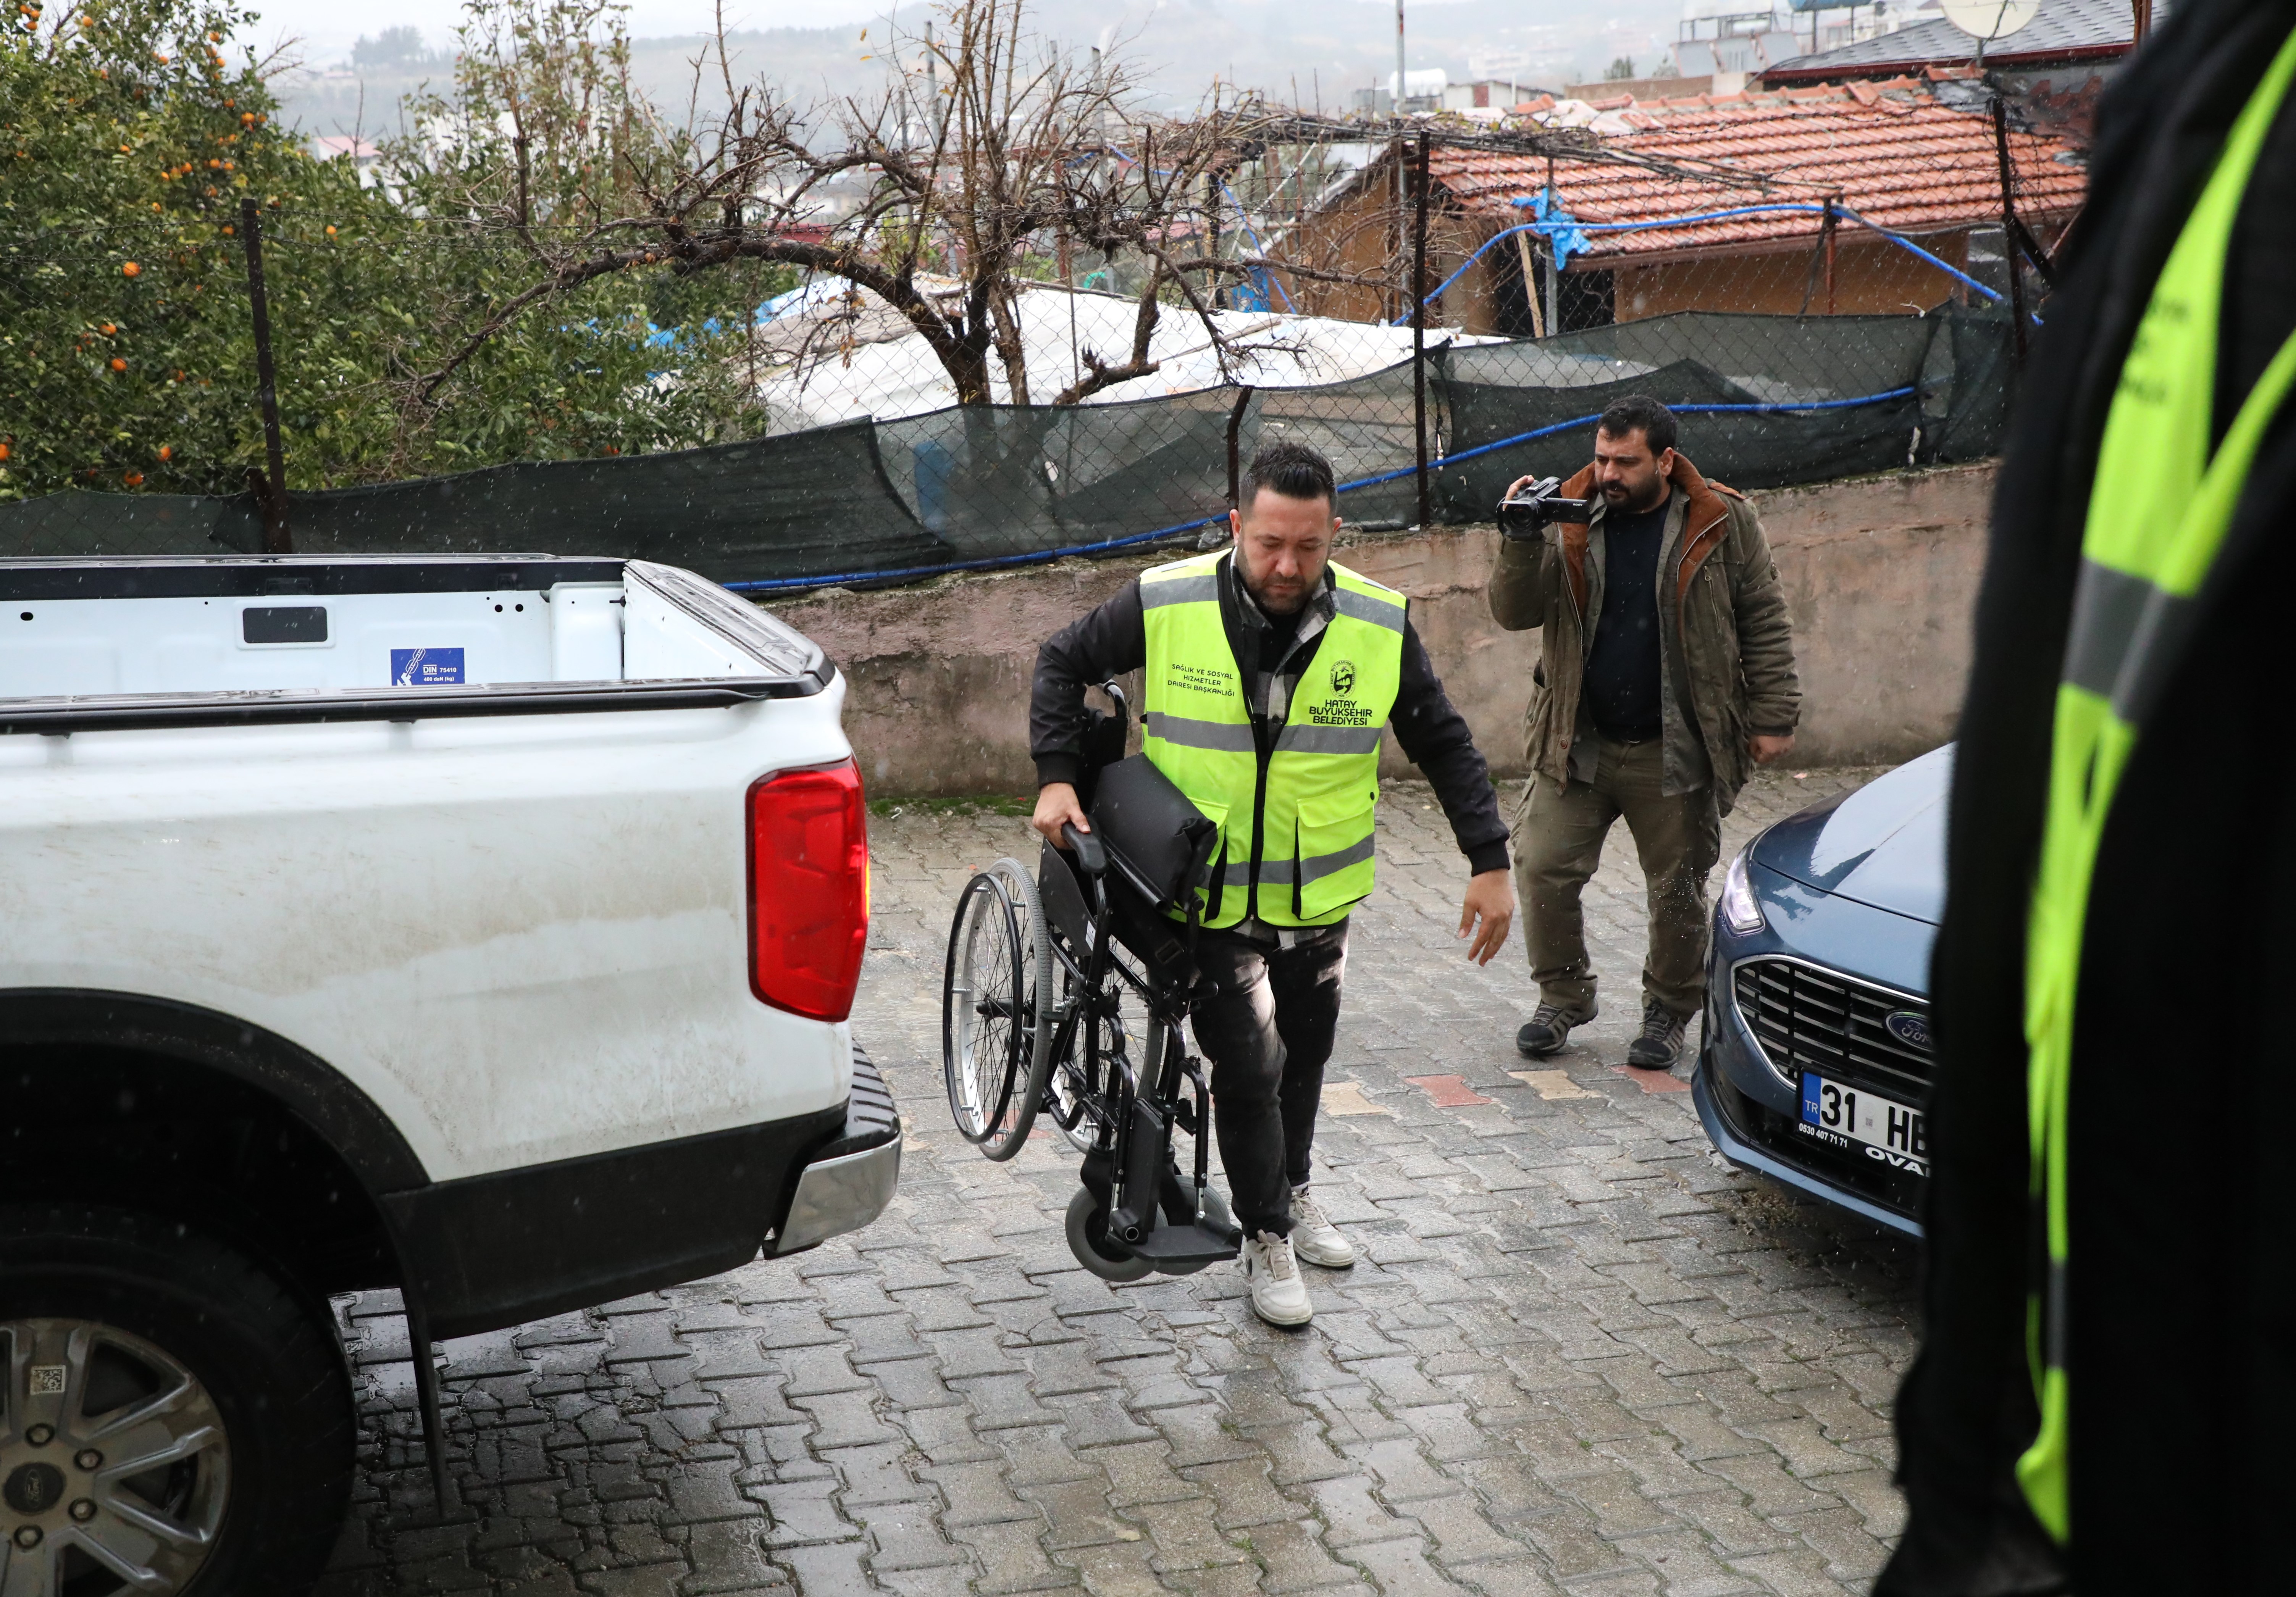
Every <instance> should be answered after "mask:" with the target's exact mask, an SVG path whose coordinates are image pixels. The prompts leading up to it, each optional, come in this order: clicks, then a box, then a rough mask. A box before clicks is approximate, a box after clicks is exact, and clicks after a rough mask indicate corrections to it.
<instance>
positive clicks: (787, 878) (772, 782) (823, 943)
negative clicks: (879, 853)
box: [750, 759, 869, 1020]
mask: <svg viewBox="0 0 2296 1597" xmlns="http://www.w3.org/2000/svg"><path fill="white" fill-rule="evenodd" d="M868 943H869V828H868V821H867V815H866V812H865V810H864V809H863V808H862V802H861V773H860V771H859V770H858V769H857V768H856V767H855V766H854V764H853V762H852V761H851V760H849V759H848V760H841V761H840V762H839V763H838V764H836V765H833V766H822V767H820V768H818V769H816V770H810V771H784V772H783V773H782V774H780V775H778V776H768V777H767V778H766V779H765V780H763V781H762V782H758V783H757V784H756V785H755V786H753V787H751V788H750V990H751V991H752V992H754V993H756V994H757V995H758V997H759V998H761V999H763V1000H765V1002H767V1003H770V1004H772V1005H773V1006H774V1007H775V1009H785V1010H788V1011H791V1013H792V1014H799V1015H804V1016H806V1017H807V1018H808V1019H810V1020H843V1019H845V1017H846V1016H847V1015H848V1014H849V1013H850V1012H851V1011H852V1009H853V989H854V987H856V986H857V984H858V983H859V981H860V979H861V955H862V953H863V951H864V950H865V948H866V947H867V946H868Z"/></svg>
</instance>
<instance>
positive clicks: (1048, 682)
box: [1029, 561, 1507, 874]
mask: <svg viewBox="0 0 2296 1597" xmlns="http://www.w3.org/2000/svg"><path fill="white" fill-rule="evenodd" d="M1220 577H1221V580H1220V619H1221V620H1222V622H1224V623H1225V624H1226V630H1227V642H1228V648H1229V649H1230V650H1231V651H1234V653H1235V655H1236V658H1237V659H1243V658H1244V657H1245V651H1246V649H1247V648H1256V645H1254V644H1251V643H1248V642H1247V641H1246V639H1245V638H1244V635H1243V626H1242V621H1241V620H1240V619H1239V618H1238V617H1237V614H1236V609H1235V596H1234V594H1233V593H1232V592H1231V591H1230V583H1231V581H1232V580H1233V579H1232V577H1230V574H1229V562H1226V561H1223V562H1222V563H1221V566H1220ZM1317 643H1318V644H1319V645H1320V643H1321V640H1320V639H1318V640H1317ZM1147 659H1148V629H1147V627H1146V624H1145V623H1144V622H1143V621H1142V619H1141V615H1140V584H1139V582H1138V581H1137V580H1135V581H1132V582H1128V583H1126V584H1125V585H1124V586H1123V588H1122V590H1121V591H1119V593H1118V594H1116V596H1115V597H1114V598H1112V599H1111V600H1109V601H1108V602H1107V603H1105V604H1103V605H1102V606H1100V608H1099V609H1097V610H1091V611H1088V612H1087V613H1086V614H1085V615H1083V616H1080V617H1078V618H1077V619H1076V620H1074V621H1072V622H1070V624H1069V625H1068V626H1066V627H1062V629H1061V630H1060V631H1059V632H1057V633H1055V634H1054V635H1053V636H1052V638H1051V639H1050V640H1048V641H1047V642H1046V643H1045V645H1044V646H1043V647H1042V648H1040V649H1038V650H1037V676H1036V681H1035V684H1033V686H1032V688H1031V690H1030V692H1029V753H1030V754H1031V755H1032V756H1033V757H1034V758H1035V759H1036V762H1037V782H1040V783H1042V782H1074V781H1076V779H1077V774H1078V771H1079V770H1080V769H1081V767H1082V764H1083V753H1084V731H1085V703H1084V692H1085V688H1086V686H1087V684H1094V683H1102V682H1106V681H1107V680H1109V679H1110V678H1111V677H1113V676H1122V675H1123V674H1124V673H1125V672H1127V671H1136V670H1137V669H1139V668H1140V667H1142V666H1143V665H1144V664H1146V663H1147ZM1313 659H1315V652H1314V650H1313V649H1310V650H1309V651H1308V652H1307V653H1306V654H1305V655H1304V656H1303V657H1302V658H1301V659H1300V660H1299V661H1298V662H1297V663H1298V664H1299V665H1300V667H1301V668H1302V669H1304V668H1305V667H1306V666H1307V665H1308V663H1309V662H1311V661H1312V660H1313ZM1388 725H1390V726H1392V727H1394V728H1395V741H1397V742H1398V743H1399V744H1401V745H1402V747H1403V754H1404V758H1406V759H1408V760H1410V761H1411V763H1412V764H1414V765H1415V766H1418V767H1419V768H1420V769H1421V770H1422V771H1423V772H1425V773H1426V774H1427V780H1428V781H1429V782H1431V783H1432V784H1433V786H1434V789H1435V798H1436V802H1438V803H1439V804H1440V805H1442V807H1443V814H1444V816H1445V818H1447V820H1448V821H1449V822H1450V823H1451V835H1452V836H1453V837H1455V838H1456V839H1458V843H1459V852H1460V853H1462V854H1464V855H1465V856H1467V864H1468V868H1469V869H1470V870H1472V871H1473V872H1476V873H1478V874H1480V873H1481V872H1485V871H1504V870H1505V869H1506V864H1507V847H1506V839H1507V827H1506V823H1505V821H1503V820H1501V819H1500V818H1499V803H1498V795H1497V793H1495V792H1493V791H1492V790H1491V775H1490V769H1489V767H1488V766H1486V765H1485V764H1484V763H1483V756H1482V752H1481V750H1480V749H1477V748H1476V747H1475V739H1474V734H1473V733H1471V732H1469V731H1468V730H1467V723H1466V720H1465V718H1464V717H1462V716H1461V715H1460V714H1459V712H1458V711H1457V710H1456V709H1454V708H1452V707H1451V700H1449V698H1448V697H1447V696H1446V695H1445V693H1444V692H1443V679H1442V678H1441V677H1439V676H1436V675H1435V667H1434V664H1433V662H1431V660H1429V659H1428V658H1427V649H1426V645H1424V644H1423V643H1421V642H1420V641H1419V633H1418V630H1417V628H1415V627H1413V626H1412V624H1411V618H1410V613H1409V611H1408V610H1406V612H1405V614H1404V621H1403V681H1402V685H1401V687H1400V689H1399V690H1398V692H1397V694H1396V699H1395V708H1394V710H1393V711H1392V712H1390V715H1389V717H1388Z"/></svg>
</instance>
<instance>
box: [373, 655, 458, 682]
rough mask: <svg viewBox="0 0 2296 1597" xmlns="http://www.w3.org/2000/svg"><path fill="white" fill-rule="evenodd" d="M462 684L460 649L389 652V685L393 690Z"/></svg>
mask: <svg viewBox="0 0 2296 1597" xmlns="http://www.w3.org/2000/svg"><path fill="white" fill-rule="evenodd" d="M462 680H463V651H461V650H460V649H394V650H392V651H390V685H391V686H393V687H395V688H428V687H436V686H438V685H439V684H442V683H449V682H460V681H462Z"/></svg>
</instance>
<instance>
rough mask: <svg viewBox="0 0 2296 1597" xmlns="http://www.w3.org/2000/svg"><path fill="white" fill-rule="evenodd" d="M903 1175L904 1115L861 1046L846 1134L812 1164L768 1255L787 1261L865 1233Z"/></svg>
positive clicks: (768, 1247)
mask: <svg viewBox="0 0 2296 1597" xmlns="http://www.w3.org/2000/svg"><path fill="white" fill-rule="evenodd" d="M900 1176H901V1116H900V1111H899V1110H896V1109H895V1108H894V1107H893V1095H892V1093H890V1092H887V1091H886V1090H885V1078H884V1077H881V1076H880V1075H879V1074H878V1073H877V1067H876V1066H874V1065H873V1064H871V1063H870V1062H869V1057H868V1055H866V1054H865V1053H863V1052H861V1051H860V1050H859V1049H858V1048H856V1049H855V1050H854V1051H853V1095H852V1096H851V1097H850V1098H849V1099H847V1100H846V1103H845V1134H844V1135H843V1136H841V1137H840V1138H839V1139H838V1140H837V1141H836V1142H832V1143H830V1144H829V1145H828V1146H827V1147H826V1148H824V1149H823V1150H821V1151H819V1152H817V1153H816V1154H815V1155H814V1156H813V1157H812V1158H811V1159H808V1160H807V1161H806V1167H805V1169H804V1170H803V1172H802V1173H800V1174H799V1176H798V1178H797V1194H796V1196H794V1197H793V1198H791V1200H790V1208H789V1215H788V1217H787V1218H785V1219H784V1220H783V1222H782V1224H781V1227H780V1230H779V1233H778V1234H777V1235H775V1237H773V1238H772V1239H770V1240H768V1241H767V1244H766V1251H767V1252H768V1253H770V1254H772V1255H773V1256H774V1257H775V1258H783V1257H787V1256H789V1255H790V1254H792V1253H802V1252H803V1251H805V1249H808V1248H812V1247H816V1246H818V1245H819V1244H821V1243H822V1242H824V1241H828V1240H829V1239H830V1238H831V1237H834V1236H842V1235H843V1234H844V1233H847V1232H849V1231H858V1230H860V1229H861V1228H862V1227H863V1226H865V1225H866V1224H869V1222H870V1221H872V1220H873V1219H875V1218H876V1217H877V1216H879V1215H881V1214H883V1213H884V1212H885V1206H886V1205H887V1204H889V1203H890V1202H891V1201H892V1200H893V1187H894V1184H895V1183H897V1182H898V1181H899V1180H900Z"/></svg>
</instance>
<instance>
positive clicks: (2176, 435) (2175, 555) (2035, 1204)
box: [1875, 0, 2296, 1597]
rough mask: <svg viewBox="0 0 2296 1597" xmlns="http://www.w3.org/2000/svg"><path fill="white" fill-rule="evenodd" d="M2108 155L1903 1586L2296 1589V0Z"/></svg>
mask: <svg viewBox="0 0 2296 1597" xmlns="http://www.w3.org/2000/svg"><path fill="white" fill-rule="evenodd" d="M2090 173H2091V179H2090V182H2091V187H2090V192H2089V198H2088V201H2087V211H2086V214H2084V216H2083V217H2081V219H2080V220H2079V223H2077V224H2076V225H2075V230H2074V235H2073V237H2072V239H2071V241H2069V242H2068V243H2067V244H2066V245H2064V246H2061V248H2060V257H2061V258H2060V259H2059V260H2058V261H2057V262H2056V263H2055V266H2056V267H2057V268H2058V272H2059V274H2058V285H2059V286H2058V289H2057V291H2056V292H2055V293H2054V296H2053V297H2052V298H2051V299H2050V301H2049V305H2048V315H2047V318H2046V321H2047V326H2046V330H2045V331H2044V332H2043V333H2042V335H2041V338H2040V340H2039V342H2038V345H2037V347H2036V350H2035V355H2034V360H2033V364H2032V366H2031V369H2030V372H2029V373H2027V375H2026V378H2025V381H2024V384H2023V393H2022V396H2021V404H2020V412H2019V414H2018V416H2017V419H2016V422H2015V424H2014V428H2013V433H2012V436H2011V439H2010V445H2009V448H2008V451H2007V454H2006V457H2005V461H2004V463H2003V467H2002V474H2001V481H2000V486H1999V488H1998V490H1997V496H1996V499H1995V502H1994V512H1993V542H1992V549H1991V553H1990V555H1989V561H1988V563H1987V568H1986V576H1985V585H1984V588H1983V591H1982V593H1981V595H1980V600H1979V603H1978V615H1977V634H1976V643H1977V648H1976V653H1975V658H1974V661H1973V664H1972V671H1971V676H1970V683H1969V693H1968V699H1967V701H1966V703H1965V705H1964V710H1963V717H1962V727H1961V739H1960V749H1959V752H1958V754H1957V756H1956V765H1955V772H1954V791H1953V799H1952V813H1951V818H1950V821H1949V823H1948V846H1947V860H1948V864H1947V870H1948V881H1947V899H1946V911H1945V916H1944V921H1943V923H1942V925H1941V927H1940V929H1939V939H1938V945H1937V950H1936V953H1935V954H1934V956H1933V960H1932V966H1931V988H1932V1035H1933V1036H1934V1037H1935V1038H1936V1043H1937V1048H1938V1055H1937V1070H1936V1077H1935V1080H1934V1083H1933V1085H1932V1087H1931V1102H1930V1106H1929V1109H1930V1119H1929V1125H1930V1135H1931V1148H1932V1150H1933V1151H1934V1162H1933V1165H1932V1170H1933V1175H1932V1180H1931V1190H1930V1194H1929V1200H1928V1208H1927V1210H1926V1213H1925V1216H1924V1219H1925V1225H1926V1231H1927V1238H1928V1243H1929V1249H1930V1257H1929V1265H1928V1269H1927V1272H1926V1274H1925V1288H1924V1290H1925V1296H1926V1301H1925V1305H1924V1314H1923V1320H1924V1339H1923V1347H1922V1352H1921V1355H1920V1357H1919V1359H1918V1360H1917V1361H1916V1362H1915V1366H1914V1369H1913V1372H1911V1374H1909V1375H1908V1376H1907V1380H1906V1383H1905V1387H1904V1389H1903V1390H1902V1392H1901V1393H1900V1395H1899V1397H1898V1437H1899V1444H1900V1445H1899V1458H1900V1461H1901V1462H1900V1479H1901V1482H1902V1484H1903V1486H1904V1487H1905V1491H1906V1495H1907V1504H1908V1507H1909V1509H1910V1515H1909V1520H1908V1524H1907V1530H1906V1535H1905V1537H1904V1540H1903V1542H1902V1544H1900V1546H1899V1547H1898V1551H1897V1552H1896V1554H1895V1556H1894V1557H1893V1558H1892V1559H1891V1560H1890V1564H1889V1567H1888V1568H1886V1569H1885V1570H1884V1571H1883V1572H1882V1577H1881V1580H1880V1582H1879V1584H1878V1585H1876V1587H1875V1591H1876V1593H1879V1594H1881V1597H1979V1594H1980V1593H1982V1594H1984V1597H2011V1594H2023V1593H2061V1592H2071V1593H2079V1597H2118V1594H2119V1593H2132V1594H2133V1593H2144V1594H2145V1597H2156V1594H2161V1593H2235V1592H2238V1593H2249V1592H2267V1591H2284V1590H2287V1589H2289V1588H2290V1586H2291V1585H2292V1581H2296V1577H2292V1576H2291V1575H2290V1573H2289V1565H2290V1555H2289V1552H2288V1548H2287V1545H2286V1543H2287V1537H2286V1534H2285V1531H2284V1529H2283V1528H2279V1527H2281V1526H2282V1521H2280V1520H2279V1519H2276V1518H2275V1517H2274V1515H2275V1511H2274V1510H2273V1509H2272V1508H2271V1507H2270V1505H2271V1504H2272V1503H2276V1502H2284V1501H2285V1500H2286V1499H2287V1496H2288V1494H2289V1488H2291V1487H2292V1486H2296V1448H2292V1447H2291V1445H2290V1444H2289V1436H2290V1429H2291V1426H2292V1424H2296V1379H2292V1377H2291V1374H2290V1369H2291V1357H2290V1353H2289V1349H2288V1333H2289V1331H2290V1329H2291V1327H2292V1326H2296V1243H2292V1241H2291V1236H2292V1233H2291V1229H2290V1227H2289V1226H2288V1225H2287V1224H2286V1223H2285V1214H2286V1208H2287V1202H2288V1193H2289V1191H2290V1187H2291V1182H2292V1177H2296V1158H2292V1155H2291V1151H2290V1148H2291V1142H2290V1139H2289V1138H2288V1137H2287V1136H2285V1135H2284V1134H2282V1131H2281V1127H2280V1118H2279V1110H2278V1107H2277V1106H2278V1101H2279V1100H2278V1093H2279V1088H2280V1083H2281V1080H2282V1078H2283V1071H2282V1069H2281V1067H2282V1066H2283V1065H2285V1064H2287V1063H2288V1062H2289V1061H2290V1060H2291V1057H2292V1053H2296V1050H2292V1048H2291V1046H2290V1044H2289V1043H2288V1040H2287V1036H2288V1034H2287V1031H2286V1020H2285V1018H2284V1015H2283V1014H2282V1013H2281V1005H2280V1003H2279V1001H2278V1000H2277V999H2276V998H2274V996H2273V995H2274V994H2275V993H2284V992H2285V990H2286V989H2285V988H2284V987H2283V986H2282V985H2281V984H2282V983H2283V982H2284V981H2285V980H2286V979H2287V971H2288V970H2289V968H2290V962H2291V959H2292V956H2296V913H2292V911H2291V905H2292V904H2296V825H2292V824H2291V821H2292V819H2296V746H2292V744H2291V742H2290V741H2289V740H2288V739H2285V738H2282V737H2280V736H2279V735H2278V734H2277V733H2275V732H2274V731H2273V725H2272V718H2271V717H2270V716H2268V715H2266V714H2265V713H2264V711H2265V710H2266V709H2267V708H2268V707H2269V706H2270V705H2271V704H2273V703H2275V702H2276V701H2277V700H2276V697H2275V694H2276V690H2274V689H2273V688H2272V687H2271V685H2270V684H2272V683H2273V682H2274V681H2276V680H2277V679H2278V675H2279V671H2280V669H2281V667H2282V665H2283V663H2284V654H2283V650H2284V646H2285V642H2286V635H2287V630H2288V622H2287V614H2286V612H2287V608H2288V607H2287V602H2286V595H2287V594H2288V592H2289V589H2290V586H2291V585H2292V583H2296V539H2292V537H2291V536H2290V534H2289V511H2288V506H2289V504H2290V503H2291V496H2292V495H2296V433H2292V430H2291V429H2292V425H2296V406H2292V405H2290V404H2289V398H2290V395H2291V389H2292V388H2296V269H2292V266H2291V264H2290V263H2291V261H2292V258H2296V252H2292V250H2296V4H2290V0H2191V4H2178V5H2177V8H2176V10H2175V12H2173V13H2172V14H2171V15H2170V16H2169V20H2168V22H2167V23H2166V25H2165V26H2164V27H2163V28H2162V29H2161V31H2160V32H2159V33H2158V34H2157V35H2155V36H2154V37H2153V38H2152V39H2151V40H2149V41H2148V42H2146V43H2145V45H2144V46H2143V48H2142V49H2141V50H2139V52H2138V53H2137V54H2136V57H2135V59H2134V60H2133V61H2131V62H2130V63H2129V64H2128V67H2126V68H2125V69H2124V70H2123V74H2122V76H2120V77H2119V78H2116V79H2115V80H2114V82H2113V84H2112V87H2111V89H2110V90H2109V91H2108V93H2107V94H2106V95H2105V97H2104V100H2103V108H2102V111H2101V114H2100V119H2099V124H2098V131H2097V139H2096V143H2095V146H2094V149H2093V154H2092V160H2091V165H2090ZM2171 977H2173V978H2174V979H2170V978H2171Z"/></svg>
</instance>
